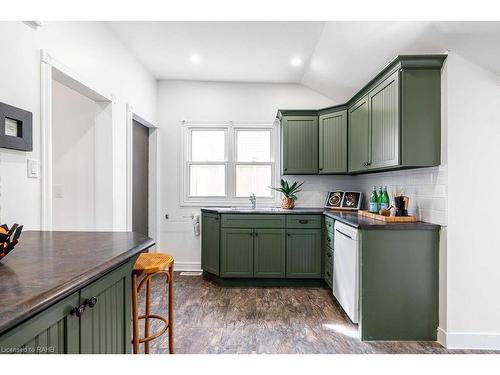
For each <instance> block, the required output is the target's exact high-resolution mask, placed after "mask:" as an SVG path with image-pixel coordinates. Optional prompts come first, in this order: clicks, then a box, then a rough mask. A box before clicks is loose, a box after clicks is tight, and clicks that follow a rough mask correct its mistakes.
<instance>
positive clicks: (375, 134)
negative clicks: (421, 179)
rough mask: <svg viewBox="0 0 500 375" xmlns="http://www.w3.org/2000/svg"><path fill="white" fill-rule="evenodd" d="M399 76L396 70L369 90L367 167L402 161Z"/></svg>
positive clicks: (395, 164) (392, 164)
mask: <svg viewBox="0 0 500 375" xmlns="http://www.w3.org/2000/svg"><path fill="white" fill-rule="evenodd" d="M398 76H399V72H398V71H396V72H395V73H393V74H392V75H391V76H389V77H388V78H387V79H385V80H384V81H383V82H381V83H380V84H379V85H378V86H377V87H376V88H375V89H373V90H372V91H371V92H370V93H369V94H368V100H369V113H370V121H369V122H370V135H371V137H370V146H371V147H370V151H371V152H370V158H369V161H368V169H378V168H385V167H393V166H397V165H398V164H399V143H400V142H399V80H398Z"/></svg>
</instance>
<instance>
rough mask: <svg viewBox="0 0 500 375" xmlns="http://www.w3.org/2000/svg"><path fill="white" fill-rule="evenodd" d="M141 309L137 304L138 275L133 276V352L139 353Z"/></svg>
mask: <svg viewBox="0 0 500 375" xmlns="http://www.w3.org/2000/svg"><path fill="white" fill-rule="evenodd" d="M138 309H139V307H138V304H137V275H135V274H132V343H133V352H134V354H137V353H138V352H139V318H138V315H139V310H138Z"/></svg>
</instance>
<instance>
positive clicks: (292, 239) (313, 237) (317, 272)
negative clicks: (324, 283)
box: [286, 229, 321, 279]
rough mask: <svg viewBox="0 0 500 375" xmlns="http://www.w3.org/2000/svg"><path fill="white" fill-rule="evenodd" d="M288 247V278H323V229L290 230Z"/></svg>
mask: <svg viewBox="0 0 500 375" xmlns="http://www.w3.org/2000/svg"><path fill="white" fill-rule="evenodd" d="M286 246H287V260H286V276H287V277H288V278H315V279H316V278H317V279H320V278H321V229H288V230H287V244H286Z"/></svg>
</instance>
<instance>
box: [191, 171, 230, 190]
mask: <svg viewBox="0 0 500 375" xmlns="http://www.w3.org/2000/svg"><path fill="white" fill-rule="evenodd" d="M189 195H190V196H192V197H223V196H224V195H226V169H225V167H224V165H191V166H190V167H189Z"/></svg>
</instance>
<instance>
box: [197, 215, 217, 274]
mask: <svg viewBox="0 0 500 375" xmlns="http://www.w3.org/2000/svg"><path fill="white" fill-rule="evenodd" d="M219 228H220V220H219V214H214V213H205V212H204V213H203V214H202V216H201V233H202V234H201V268H202V269H203V271H206V272H210V273H212V274H214V275H219V245H220V241H219V239H220V235H219Z"/></svg>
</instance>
